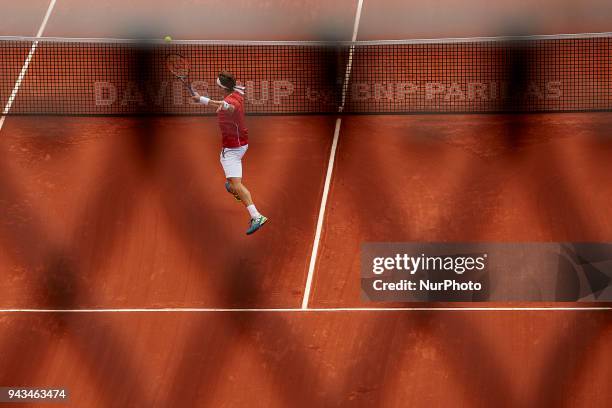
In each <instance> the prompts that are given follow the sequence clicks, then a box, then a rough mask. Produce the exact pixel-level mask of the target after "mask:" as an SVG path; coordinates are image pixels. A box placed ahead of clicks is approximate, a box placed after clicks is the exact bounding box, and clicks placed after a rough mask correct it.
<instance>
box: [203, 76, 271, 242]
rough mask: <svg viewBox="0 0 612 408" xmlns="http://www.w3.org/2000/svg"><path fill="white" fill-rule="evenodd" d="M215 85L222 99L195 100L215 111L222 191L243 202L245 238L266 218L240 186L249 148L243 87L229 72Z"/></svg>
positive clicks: (264, 221) (205, 98) (247, 191)
mask: <svg viewBox="0 0 612 408" xmlns="http://www.w3.org/2000/svg"><path fill="white" fill-rule="evenodd" d="M217 85H218V86H219V87H221V88H222V89H223V100H221V101H215V100H212V99H210V98H207V97H206V96H200V95H199V94H198V93H197V92H194V94H195V95H194V96H193V98H194V100H195V101H197V102H199V103H201V104H203V105H206V106H212V107H215V108H217V118H218V121H219V128H220V129H221V136H222V143H223V149H222V150H221V156H220V159H221V166H223V171H224V172H225V178H226V180H227V181H226V182H225V189H226V190H227V192H228V193H230V194H232V195H233V196H234V198H235V199H236V200H237V201H242V203H243V204H244V205H245V207H246V209H247V210H248V212H249V215H250V216H251V221H250V224H249V229H248V230H247V232H246V233H247V235H251V234H252V233H254V232H255V231H257V230H258V229H260V228H261V227H262V225H264V224H265V223H266V221H268V219H267V218H266V217H265V216H263V215H261V214H260V213H259V211H257V207H255V204H253V199H252V198H251V193H250V192H249V190H247V188H246V187H245V185H244V184H242V157H243V156H244V154H245V153H246V151H247V149H248V148H249V131H248V129H247V128H246V126H245V124H244V87H242V86H238V85H236V79H235V78H234V76H233V75H232V74H230V73H229V72H222V73H220V74H219V76H218V77H217Z"/></svg>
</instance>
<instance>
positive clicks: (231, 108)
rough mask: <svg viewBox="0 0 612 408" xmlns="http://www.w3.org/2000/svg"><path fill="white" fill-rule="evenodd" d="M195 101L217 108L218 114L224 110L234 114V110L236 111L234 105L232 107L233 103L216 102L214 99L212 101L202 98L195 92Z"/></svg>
mask: <svg viewBox="0 0 612 408" xmlns="http://www.w3.org/2000/svg"><path fill="white" fill-rule="evenodd" d="M193 100H194V101H196V102H198V103H201V104H202V105H205V106H212V107H213V108H217V112H219V111H222V110H226V111H229V112H234V110H235V109H236V108H235V107H234V105H232V104H231V103H228V102H225V101H215V100H214V99H210V98H208V97H206V96H201V95H200V94H199V93H197V92H195V95H193Z"/></svg>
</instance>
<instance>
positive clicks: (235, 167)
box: [220, 146, 268, 235]
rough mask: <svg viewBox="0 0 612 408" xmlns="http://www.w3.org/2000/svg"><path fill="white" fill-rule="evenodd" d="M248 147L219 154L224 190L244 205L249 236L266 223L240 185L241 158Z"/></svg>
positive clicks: (247, 191)
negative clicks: (248, 219)
mask: <svg viewBox="0 0 612 408" xmlns="http://www.w3.org/2000/svg"><path fill="white" fill-rule="evenodd" d="M247 149H248V146H242V147H240V148H235V149H223V151H222V152H221V158H220V159H221V165H222V166H223V170H224V172H225V177H226V178H227V183H229V187H228V184H227V183H226V189H227V190H228V191H230V192H232V194H235V195H237V196H238V197H239V198H240V200H241V201H242V202H243V203H244V205H245V207H246V209H247V211H248V212H249V215H250V216H251V223H250V226H249V229H248V231H247V234H248V235H250V234H252V233H253V232H255V231H257V230H258V229H259V228H261V226H262V225H263V224H265V223H266V221H268V219H267V218H266V217H264V216H263V215H261V213H260V212H259V211H258V210H257V207H255V204H253V198H252V197H251V193H250V191H249V190H248V189H247V188H246V187H245V186H244V184H242V157H243V156H244V154H245V153H246V151H247Z"/></svg>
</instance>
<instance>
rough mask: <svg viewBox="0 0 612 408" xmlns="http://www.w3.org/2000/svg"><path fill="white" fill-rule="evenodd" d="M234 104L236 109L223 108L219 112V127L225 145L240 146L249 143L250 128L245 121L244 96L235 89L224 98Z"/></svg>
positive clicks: (230, 146)
mask: <svg viewBox="0 0 612 408" xmlns="http://www.w3.org/2000/svg"><path fill="white" fill-rule="evenodd" d="M224 101H225V102H227V103H229V104H230V105H233V106H234V111H233V112H230V111H224V110H221V111H219V113H217V119H218V120H219V128H220V129H221V136H222V138H223V147H229V148H232V147H240V146H244V145H246V144H249V130H248V129H247V128H246V126H245V123H244V97H243V96H242V94H241V93H240V92H237V91H234V92H232V93H231V94H229V95H228V96H226V97H225V99H224Z"/></svg>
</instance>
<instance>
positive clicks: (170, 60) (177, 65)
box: [166, 54, 196, 96]
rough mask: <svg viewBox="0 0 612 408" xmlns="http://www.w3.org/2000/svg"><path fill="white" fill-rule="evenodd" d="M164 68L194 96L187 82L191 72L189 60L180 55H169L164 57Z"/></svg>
mask: <svg viewBox="0 0 612 408" xmlns="http://www.w3.org/2000/svg"><path fill="white" fill-rule="evenodd" d="M166 67H167V68H168V70H169V71H170V72H172V74H173V75H174V76H175V77H176V78H177V79H179V80H181V81H182V82H183V83H184V84H185V86H186V87H187V90H188V91H189V93H191V95H192V96H195V94H196V93H195V91H194V90H193V88H192V87H191V84H190V82H189V71H190V70H191V63H190V62H189V60H188V59H187V58H185V57H183V56H182V55H181V54H169V55H167V56H166Z"/></svg>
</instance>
